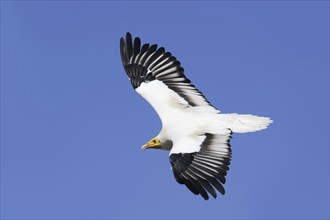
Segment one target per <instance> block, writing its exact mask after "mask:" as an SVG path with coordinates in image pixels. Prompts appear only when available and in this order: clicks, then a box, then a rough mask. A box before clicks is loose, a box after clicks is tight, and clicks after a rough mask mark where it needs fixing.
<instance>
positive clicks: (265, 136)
mask: <svg viewBox="0 0 330 220" xmlns="http://www.w3.org/2000/svg"><path fill="white" fill-rule="evenodd" d="M127 31H130V32H131V33H132V35H133V36H139V37H141V39H142V42H144V43H157V44H159V45H160V46H164V47H165V48H166V49H167V50H168V51H170V52H172V53H173V54H174V55H175V56H176V57H177V58H178V59H179V60H180V61H181V63H182V66H183V67H184V68H185V73H186V75H187V76H188V77H189V78H190V79H191V80H192V81H193V83H194V84H195V85H196V86H197V87H198V88H199V89H200V90H201V91H202V92H203V93H204V94H205V96H206V97H207V98H208V99H209V101H211V102H212V103H213V105H215V106H217V107H218V108H219V109H220V110H221V111H222V112H225V113H231V112H238V113H253V114H257V115H260V116H269V117H271V118H272V119H273V120H274V124H272V125H271V126H270V127H269V129H267V130H264V131H261V132H256V133H250V134H234V136H233V139H232V150H233V158H232V164H231V166H230V171H229V173H228V176H227V183H226V184H225V188H226V195H225V196H219V197H218V198H217V199H216V200H214V199H212V198H211V199H210V200H209V201H204V200H203V199H202V198H201V197H200V196H195V195H193V194H192V193H191V192H190V191H188V189H186V188H185V187H184V186H182V185H179V184H177V183H176V182H175V180H174V178H173V174H172V171H171V169H170V164H169V161H168V152H165V151H159V150H158V151H157V150H149V151H145V152H141V151H140V147H141V146H142V145H143V144H144V143H145V142H146V141H148V140H149V139H150V138H152V137H154V136H155V135H157V134H158V132H159V130H160V128H161V123H160V120H159V118H158V116H157V114H156V113H155V112H154V110H153V109H152V108H151V107H150V106H149V105H148V103H146V102H145V101H144V100H143V99H142V98H141V97H140V96H139V95H138V94H136V93H135V91H134V90H133V89H132V87H131V85H130V82H129V81H128V80H127V77H126V75H125V72H124V70H123V68H122V64H121V60H120V54H119V38H120V37H121V36H123V35H124V34H125V33H126V32H127ZM1 218H2V219H10V218H30V219H36V218H41V219H47V218H58V219H61V218H65V219H73V218H76V219H77V218H91V219H94V218H105V219H111V218H189V219H190V218H215V219H222V218H236V219H241V218H245V219H249V218H253V219H255V218H262V219H264V218H265V219H267V218H276V219H277V218H298V219H301V218H311V219H317V218H320V219H321V218H329V2H328V1H271V2H268V1H267V2H266V1H234V2H229V1H207V2H202V1H180V2H174V1H170V2H151V1H141V2H133V1H124V2H119V1H51V2H43V1H1Z"/></svg>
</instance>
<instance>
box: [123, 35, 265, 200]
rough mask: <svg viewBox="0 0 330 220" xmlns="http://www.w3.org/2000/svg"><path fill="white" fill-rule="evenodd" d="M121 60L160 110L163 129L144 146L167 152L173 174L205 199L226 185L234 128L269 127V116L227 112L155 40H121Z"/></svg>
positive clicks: (140, 90) (136, 86)
mask: <svg viewBox="0 0 330 220" xmlns="http://www.w3.org/2000/svg"><path fill="white" fill-rule="evenodd" d="M120 53H121V59H122V63H123V66H124V69H125V71H126V74H127V76H128V78H129V80H130V82H131V84H132V86H133V88H134V89H135V91H136V92H137V93H139V94H140V95H141V96H142V97H143V98H144V99H145V100H146V101H147V102H149V103H150V104H151V106H152V107H153V108H154V109H155V111H156V112H157V113H158V115H159V117H160V119H161V121H162V129H161V131H160V133H159V134H158V135H157V136H156V137H154V138H152V139H151V140H150V141H149V142H148V143H147V144H145V145H143V146H142V148H141V149H142V150H144V149H147V148H152V149H163V150H168V151H169V152H170V153H169V157H170V164H171V168H172V171H173V174H174V178H175V179H176V181H177V182H178V183H179V184H184V185H185V186H186V187H187V188H188V189H189V190H190V191H191V192H193V193H194V194H196V195H201V196H202V197H203V198H204V199H205V200H207V199H208V198H209V196H208V193H209V194H210V195H212V196H213V197H214V198H216V197H217V194H216V191H215V189H217V190H218V191H219V192H220V193H221V194H224V193H225V189H224V187H223V184H224V183H225V182H226V179H225V176H226V174H227V171H228V169H229V168H228V166H229V164H230V160H231V149H230V144H229V142H230V138H231V135H232V134H233V132H237V133H245V132H254V131H259V130H262V129H265V128H267V126H268V125H269V124H270V123H271V122H272V120H271V119H270V118H267V117H258V116H254V115H240V114H223V113H220V111H219V110H218V109H217V108H215V107H214V106H212V105H211V104H210V102H209V101H208V100H207V99H206V98H205V96H204V95H203V94H202V93H201V92H200V91H199V90H198V89H197V88H196V87H195V86H194V85H193V84H192V83H191V81H190V80H189V79H188V78H187V77H186V76H185V74H184V70H183V68H182V67H181V65H180V62H179V61H178V60H177V59H176V58H175V57H174V56H173V55H172V54H171V53H170V52H166V51H165V49H164V48H163V47H159V48H158V46H157V44H153V45H150V44H143V45H142V46H141V40H140V38H138V37H136V38H135V39H134V41H133V40H132V36H131V34H130V33H127V34H126V40H125V39H124V38H121V39H120Z"/></svg>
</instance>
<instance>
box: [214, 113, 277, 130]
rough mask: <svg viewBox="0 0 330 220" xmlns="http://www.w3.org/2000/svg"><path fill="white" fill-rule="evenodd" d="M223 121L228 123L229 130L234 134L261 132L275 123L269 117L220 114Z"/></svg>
mask: <svg viewBox="0 0 330 220" xmlns="http://www.w3.org/2000/svg"><path fill="white" fill-rule="evenodd" d="M220 115H222V117H223V118H222V120H224V121H226V122H227V123H228V125H229V128H230V129H231V130H232V131H233V132H237V133H246V132H254V131H260V130H262V129H265V128H267V127H268V125H269V124H270V123H272V122H273V121H272V120H271V119H270V118H267V117H259V116H256V115H239V114H220Z"/></svg>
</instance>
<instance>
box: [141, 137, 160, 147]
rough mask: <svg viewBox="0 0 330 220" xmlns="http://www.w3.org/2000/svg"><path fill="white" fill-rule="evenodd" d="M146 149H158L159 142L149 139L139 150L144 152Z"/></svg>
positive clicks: (156, 139) (155, 139)
mask: <svg viewBox="0 0 330 220" xmlns="http://www.w3.org/2000/svg"><path fill="white" fill-rule="evenodd" d="M148 148H153V149H160V140H159V139H158V138H156V137H155V138H153V139H151V140H150V141H149V142H148V143H146V144H145V145H143V146H142V148H141V150H145V149H148Z"/></svg>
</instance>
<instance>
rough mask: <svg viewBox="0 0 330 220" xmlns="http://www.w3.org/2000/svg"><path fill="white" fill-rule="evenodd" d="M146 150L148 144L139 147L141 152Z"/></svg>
mask: <svg viewBox="0 0 330 220" xmlns="http://www.w3.org/2000/svg"><path fill="white" fill-rule="evenodd" d="M147 148H149V146H148V144H145V145H143V146H142V147H141V150H142V151H143V150H145V149H147Z"/></svg>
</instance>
